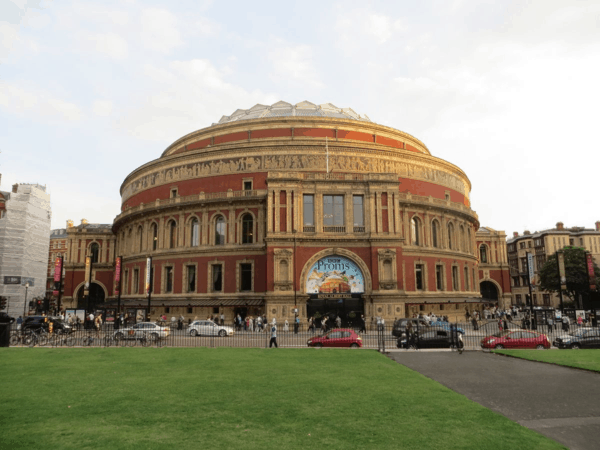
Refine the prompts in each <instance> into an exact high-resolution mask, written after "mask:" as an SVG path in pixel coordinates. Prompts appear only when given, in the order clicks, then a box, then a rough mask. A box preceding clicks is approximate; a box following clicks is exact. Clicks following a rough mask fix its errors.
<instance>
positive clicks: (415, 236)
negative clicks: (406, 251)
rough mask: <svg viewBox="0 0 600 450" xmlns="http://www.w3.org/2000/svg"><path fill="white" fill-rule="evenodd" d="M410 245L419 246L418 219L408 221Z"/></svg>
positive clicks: (419, 229)
mask: <svg viewBox="0 0 600 450" xmlns="http://www.w3.org/2000/svg"><path fill="white" fill-rule="evenodd" d="M410 231H411V233H410V234H411V236H410V239H411V243H412V245H421V223H420V222H419V219H418V218H416V217H413V218H412V219H411V221H410Z"/></svg>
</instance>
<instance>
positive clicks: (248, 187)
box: [244, 181, 252, 191]
mask: <svg viewBox="0 0 600 450" xmlns="http://www.w3.org/2000/svg"><path fill="white" fill-rule="evenodd" d="M244 190H245V191H251V190H252V181H244Z"/></svg>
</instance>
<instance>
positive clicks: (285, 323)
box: [283, 319, 290, 332]
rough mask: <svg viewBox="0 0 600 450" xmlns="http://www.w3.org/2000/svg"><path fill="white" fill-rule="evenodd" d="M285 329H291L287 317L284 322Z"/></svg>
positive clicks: (286, 330)
mask: <svg viewBox="0 0 600 450" xmlns="http://www.w3.org/2000/svg"><path fill="white" fill-rule="evenodd" d="M283 331H285V332H288V331H290V324H289V323H288V321H287V319H285V322H284V323H283Z"/></svg>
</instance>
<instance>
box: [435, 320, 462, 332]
mask: <svg viewBox="0 0 600 450" xmlns="http://www.w3.org/2000/svg"><path fill="white" fill-rule="evenodd" d="M429 326H430V327H431V328H441V329H442V330H450V323H448V322H442V321H440V322H431V323H430V324H429ZM456 331H457V332H458V333H460V334H465V330H464V329H463V328H461V327H456Z"/></svg>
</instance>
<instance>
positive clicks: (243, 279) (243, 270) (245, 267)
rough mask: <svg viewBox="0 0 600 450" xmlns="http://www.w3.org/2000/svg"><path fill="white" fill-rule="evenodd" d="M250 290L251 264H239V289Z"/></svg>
mask: <svg viewBox="0 0 600 450" xmlns="http://www.w3.org/2000/svg"><path fill="white" fill-rule="evenodd" d="M251 290H252V264H240V291H251Z"/></svg>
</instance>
